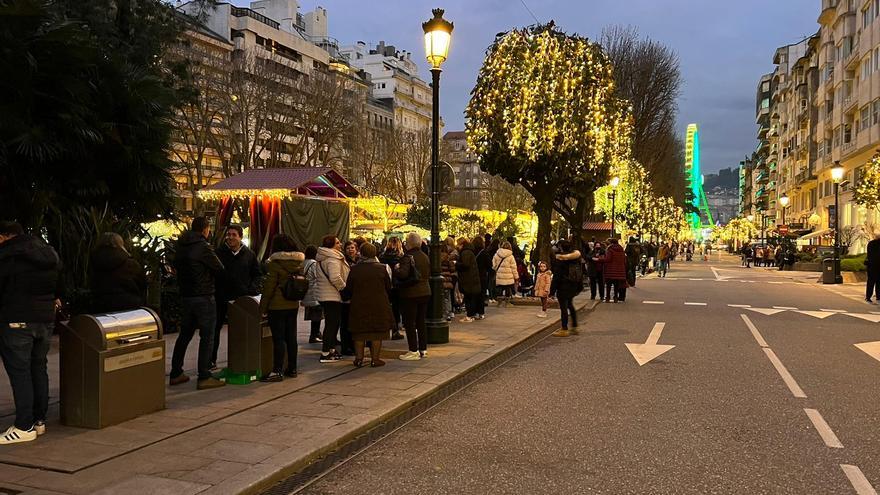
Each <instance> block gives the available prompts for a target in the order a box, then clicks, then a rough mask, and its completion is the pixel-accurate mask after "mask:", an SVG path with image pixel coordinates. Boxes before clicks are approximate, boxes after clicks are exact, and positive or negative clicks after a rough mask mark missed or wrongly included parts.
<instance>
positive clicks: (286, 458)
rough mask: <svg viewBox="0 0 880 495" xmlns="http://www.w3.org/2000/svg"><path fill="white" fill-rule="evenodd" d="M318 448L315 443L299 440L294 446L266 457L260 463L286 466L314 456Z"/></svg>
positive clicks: (278, 466)
mask: <svg viewBox="0 0 880 495" xmlns="http://www.w3.org/2000/svg"><path fill="white" fill-rule="evenodd" d="M316 448H317V447H315V445H313V444H307V443H304V442H299V443H297V444H294V445H293V446H292V447H289V448H287V449H284V450H282V451H281V452H279V453H277V454H275V455H273V456H272V457H270V458H268V459H265V460H264V461H263V462H261V463H260V464H259V465H261V466H263V465H266V466H275V467H277V468H284V467H287V466H290V465H292V464H294V463H296V462H299V461H300V460H302V459H305V458H307V457H310V456H312V454H313V452H314V451H315V449H316Z"/></svg>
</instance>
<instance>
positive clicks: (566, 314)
mask: <svg viewBox="0 0 880 495" xmlns="http://www.w3.org/2000/svg"><path fill="white" fill-rule="evenodd" d="M556 245H557V247H559V252H558V253H556V255H555V256H554V257H555V262H554V263H553V265H554V266H553V278H552V280H551V282H550V296H554V295H555V296H556V300H557V301H558V302H559V311H560V315H561V319H562V322H561V323H562V328H560V329H559V330H557V331H555V332H553V336H554V337H568V336H569V335H572V334H574V335H577V334H578V333H579V331H578V322H577V311H575V309H574V298H575V296H577V295H578V294H580V293H581V291H582V290H584V270H583V265H582V264H581V252H580V251H578V250H577V249H574V248H573V247H572V245H571V242H569V241H568V240H565V239H563V240H561V241H559V242H558V243H557V244H556ZM569 318H570V321H571V325H569Z"/></svg>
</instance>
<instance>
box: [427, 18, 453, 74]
mask: <svg viewBox="0 0 880 495" xmlns="http://www.w3.org/2000/svg"><path fill="white" fill-rule="evenodd" d="M431 12H433V14H434V18H433V19H431V20H430V21H428V22H425V23H424V24H422V29H424V31H425V57H426V58H427V59H428V62H430V63H431V68H432V69H439V68H440V65H442V64H443V62H445V61H446V58H447V57H448V56H449V44H450V42H451V41H452V29H453V25H452V23H451V22H449V21H447V20H446V19H444V18H443V12H444V10H443V9H434V10H432V11H431Z"/></svg>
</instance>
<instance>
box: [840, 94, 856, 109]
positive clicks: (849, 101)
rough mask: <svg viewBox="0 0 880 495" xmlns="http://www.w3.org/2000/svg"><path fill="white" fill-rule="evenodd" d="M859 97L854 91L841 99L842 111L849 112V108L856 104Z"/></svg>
mask: <svg viewBox="0 0 880 495" xmlns="http://www.w3.org/2000/svg"><path fill="white" fill-rule="evenodd" d="M858 102H859V98H858V95H856V94H855V93H850V94H849V96H847V97H845V98H844V99H843V113H849V111H850V109H851V108H852V107H854V106H855V105H856V104H858Z"/></svg>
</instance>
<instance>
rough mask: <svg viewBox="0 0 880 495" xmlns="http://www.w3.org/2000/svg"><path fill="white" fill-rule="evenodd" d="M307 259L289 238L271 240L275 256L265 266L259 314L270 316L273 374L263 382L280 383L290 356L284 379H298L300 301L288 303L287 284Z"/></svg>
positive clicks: (276, 237)
mask: <svg viewBox="0 0 880 495" xmlns="http://www.w3.org/2000/svg"><path fill="white" fill-rule="evenodd" d="M305 259H306V257H305V255H304V254H303V253H301V252H299V251H298V250H297V248H296V244H294V243H293V240H291V238H290V237H288V236H286V235H284V234H278V235H276V236H275V238H274V239H272V256H269V263H268V264H267V265H266V271H267V272H268V273H267V275H266V281H265V283H264V284H263V296H262V297H261V298H260V313H261V314H268V315H269V329H270V330H272V372H271V373H269V374H268V375H266V376H264V377H262V378H261V379H260V381H261V382H280V381H281V380H283V379H284V377H283V376H282V375H281V373H282V369H284V355H285V353H286V354H287V369H286V370H284V376H287V377H290V378H293V377H295V376H296V354H297V346H296V314H297V313H298V312H299V301H297V300H291V299H288V295H287V294H285V284H286V283H287V281H288V280H289V279H290V276H291V275H294V274H301V273H302V265H303V261H305Z"/></svg>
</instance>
